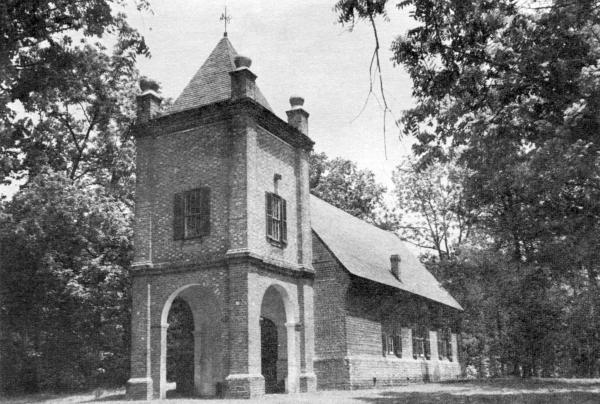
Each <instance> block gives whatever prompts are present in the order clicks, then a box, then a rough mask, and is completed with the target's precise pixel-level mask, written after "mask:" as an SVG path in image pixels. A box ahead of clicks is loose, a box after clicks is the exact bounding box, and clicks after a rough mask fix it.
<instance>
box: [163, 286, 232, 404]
mask: <svg viewBox="0 0 600 404" xmlns="http://www.w3.org/2000/svg"><path fill="white" fill-rule="evenodd" d="M177 297H180V298H182V299H183V300H185V301H186V303H188V305H189V306H190V308H191V310H192V315H193V318H194V388H195V392H196V394H197V395H214V394H215V393H216V383H218V381H219V380H218V379H220V378H222V373H223V372H224V370H223V369H220V368H219V366H220V365H219V363H215V362H216V361H215V357H214V353H215V352H216V351H217V350H216V349H214V345H215V344H216V341H218V337H219V333H220V331H221V330H220V328H221V311H222V308H221V305H220V303H219V299H218V298H217V296H215V294H214V292H213V290H212V289H211V288H209V287H206V286H204V285H203V284H199V283H190V284H186V285H184V286H181V287H179V288H178V289H176V290H175V291H174V292H172V293H171V294H170V295H169V297H168V298H167V300H166V301H165V303H164V305H163V308H162V311H161V317H160V326H161V337H160V397H161V398H165V397H166V394H167V390H169V387H170V386H168V383H167V330H168V327H169V324H168V321H167V320H168V316H169V311H170V309H171V306H172V304H173V301H174V300H175V299H176V298H177Z"/></svg>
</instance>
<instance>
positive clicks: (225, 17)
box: [219, 6, 231, 36]
mask: <svg viewBox="0 0 600 404" xmlns="http://www.w3.org/2000/svg"><path fill="white" fill-rule="evenodd" d="M219 21H224V23H225V32H224V33H223V36H227V23H228V22H229V21H231V16H230V15H227V6H225V12H224V13H222V14H221V18H219Z"/></svg>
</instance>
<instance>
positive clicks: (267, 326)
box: [260, 285, 296, 394]
mask: <svg viewBox="0 0 600 404" xmlns="http://www.w3.org/2000/svg"><path fill="white" fill-rule="evenodd" d="M290 305H291V302H289V297H288V295H287V292H286V291H285V289H283V288H281V287H278V286H277V285H272V286H270V287H269V288H268V289H267V290H266V292H265V294H264V296H263V300H262V304H261V313H260V331H261V333H260V335H261V374H262V375H263V377H264V378H265V393H267V394H269V393H284V392H290V391H293V390H294V389H295V386H292V385H291V384H290V382H291V383H292V384H293V385H295V378H296V375H295V373H296V372H295V368H293V369H290V367H291V366H293V365H294V362H295V357H296V353H295V343H294V340H293V339H294V335H295V333H294V330H291V331H290V330H288V328H290V327H289V325H290V324H289V322H288V319H289V318H290V317H292V316H290V315H288V313H287V311H288V310H291V308H290V307H289V306H290ZM290 375H291V376H292V377H291V378H290Z"/></svg>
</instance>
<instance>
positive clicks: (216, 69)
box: [169, 36, 272, 113]
mask: <svg viewBox="0 0 600 404" xmlns="http://www.w3.org/2000/svg"><path fill="white" fill-rule="evenodd" d="M236 55H237V52H236V51H235V49H234V48H233V45H231V42H229V39H228V38H227V37H226V36H224V37H223V38H222V39H221V40H220V41H219V43H218V44H217V46H216V47H215V49H213V51H212V52H211V54H210V55H209V56H208V59H206V61H205V62H204V64H203V65H202V67H200V69H199V70H198V71H197V72H196V74H195V75H194V77H192V79H191V80H190V82H189V83H188V85H187V86H185V88H184V89H183V91H182V92H181V95H180V96H179V97H178V98H177V99H176V100H175V102H174V103H173V105H172V106H171V109H170V110H169V113H173V112H179V111H183V110H186V109H191V108H198V107H201V106H204V105H208V104H212V103H215V102H219V101H225V100H228V99H229V98H231V76H229V72H231V71H233V70H234V69H235V65H234V64H233V59H234V58H235V56H236ZM255 97H256V101H257V102H258V103H260V104H261V105H262V106H264V107H265V108H267V109H268V110H270V111H272V110H271V107H270V106H269V103H268V102H267V100H266V98H265V97H264V95H263V94H262V93H261V92H260V89H259V88H258V87H256V93H255Z"/></svg>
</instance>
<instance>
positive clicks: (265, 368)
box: [260, 317, 285, 393]
mask: <svg viewBox="0 0 600 404" xmlns="http://www.w3.org/2000/svg"><path fill="white" fill-rule="evenodd" d="M278 350H279V344H278V339H277V326H276V325H275V323H274V322H273V321H271V320H269V319H268V318H262V317H261V319H260V359H261V360H260V365H261V370H262V375H263V377H264V378H265V393H281V390H282V387H283V386H280V385H278V383H277V382H278V380H277V360H278V358H279V353H278ZM283 390H284V391H285V388H284V389H283Z"/></svg>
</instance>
